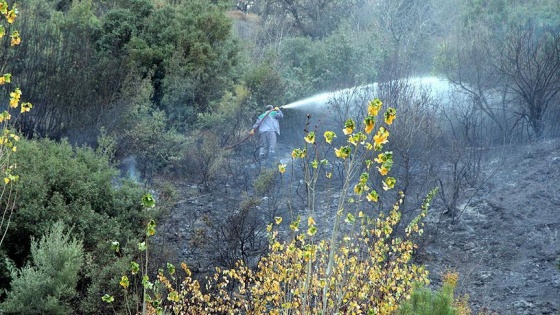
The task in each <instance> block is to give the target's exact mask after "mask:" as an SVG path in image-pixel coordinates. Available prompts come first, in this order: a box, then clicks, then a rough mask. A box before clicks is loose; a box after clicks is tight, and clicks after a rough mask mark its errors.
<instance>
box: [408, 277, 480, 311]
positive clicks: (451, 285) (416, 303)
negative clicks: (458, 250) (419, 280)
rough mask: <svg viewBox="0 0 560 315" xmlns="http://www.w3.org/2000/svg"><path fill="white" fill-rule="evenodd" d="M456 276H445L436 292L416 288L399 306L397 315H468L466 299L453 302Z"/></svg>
mask: <svg viewBox="0 0 560 315" xmlns="http://www.w3.org/2000/svg"><path fill="white" fill-rule="evenodd" d="M456 281H457V274H455V273H448V274H446V275H445V279H444V283H443V286H442V287H441V289H440V290H438V291H435V292H434V291H432V290H430V289H428V288H426V287H421V286H417V287H415V288H414V291H413V292H412V294H411V297H410V299H409V300H407V301H405V302H404V303H402V304H401V305H400V306H399V310H398V312H397V314H398V315H468V314H470V309H469V308H468V306H467V303H466V297H464V298H463V299H462V300H455V297H454V290H455V286H456Z"/></svg>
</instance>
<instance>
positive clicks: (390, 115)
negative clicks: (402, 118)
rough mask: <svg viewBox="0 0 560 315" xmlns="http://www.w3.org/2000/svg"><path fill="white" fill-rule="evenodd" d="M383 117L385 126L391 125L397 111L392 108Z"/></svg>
mask: <svg viewBox="0 0 560 315" xmlns="http://www.w3.org/2000/svg"><path fill="white" fill-rule="evenodd" d="M383 117H384V118H385V123H386V124H387V125H391V124H392V123H393V120H394V119H395V118H396V117H397V110H396V109H394V108H388V109H387V111H386V112H385V114H384V115H383Z"/></svg>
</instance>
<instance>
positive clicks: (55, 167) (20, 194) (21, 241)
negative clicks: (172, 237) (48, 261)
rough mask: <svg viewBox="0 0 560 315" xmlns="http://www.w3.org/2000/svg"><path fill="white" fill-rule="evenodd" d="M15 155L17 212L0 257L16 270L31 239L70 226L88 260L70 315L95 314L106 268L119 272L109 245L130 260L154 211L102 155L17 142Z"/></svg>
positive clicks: (67, 146)
mask: <svg viewBox="0 0 560 315" xmlns="http://www.w3.org/2000/svg"><path fill="white" fill-rule="evenodd" d="M16 153H17V156H16V157H17V161H18V168H17V173H18V175H19V176H20V180H19V181H18V182H16V183H15V184H14V190H15V193H16V195H17V200H16V209H17V210H16V211H15V213H14V215H13V217H12V224H11V226H10V229H9V230H8V233H7V234H6V239H5V243H4V245H3V250H4V251H5V252H6V256H7V257H8V258H9V259H10V260H11V261H13V262H14V264H15V265H16V266H17V267H20V268H21V267H22V266H25V265H26V263H28V259H29V254H30V250H31V239H32V238H39V237H41V236H42V235H46V234H47V232H48V231H49V230H50V229H51V226H52V225H53V224H54V223H55V222H59V221H61V222H62V223H63V224H64V225H65V226H69V227H72V231H71V234H70V235H71V237H72V238H76V239H79V240H81V242H82V243H83V247H84V251H85V252H86V254H87V257H90V256H91V257H94V259H86V261H85V262H84V265H85V267H84V268H83V269H82V271H83V272H82V273H80V278H79V283H80V286H79V287H78V288H77V290H78V291H77V294H79V295H80V299H79V301H77V302H76V303H75V304H74V305H73V307H74V309H73V313H82V314H88V313H89V314H96V313H98V311H99V309H100V304H101V303H102V301H101V300H100V296H101V295H102V292H104V291H105V290H106V289H107V288H109V287H111V285H112V283H111V281H114V279H113V278H112V276H108V274H109V273H110V272H109V271H108V270H112V271H115V272H118V273H119V274H120V271H121V269H119V268H118V266H120V265H119V264H115V262H114V257H115V254H114V253H111V252H110V251H109V250H108V248H110V242H111V241H112V240H115V239H118V240H121V248H122V250H121V253H120V254H119V255H120V256H119V257H126V256H129V257H130V256H132V254H131V253H130V250H128V248H130V247H135V246H136V241H135V240H136V239H138V237H139V236H141V235H142V230H143V229H142V227H143V225H144V223H145V221H146V220H147V219H148V217H150V216H152V215H153V216H157V212H153V211H152V210H150V211H145V210H143V209H142V206H141V205H140V204H139V202H138V200H140V199H141V196H142V194H143V189H141V188H140V187H139V186H138V185H137V184H135V183H133V182H130V181H121V180H119V179H118V177H117V175H118V171H117V170H116V169H114V168H112V167H111V166H110V165H109V163H108V161H107V157H106V156H105V155H100V154H98V153H96V152H95V151H93V150H91V149H89V148H78V149H74V148H72V146H71V145H70V144H69V143H67V142H65V141H63V142H61V143H56V142H54V141H51V140H37V141H29V140H21V141H20V142H19V145H18V150H17V152H16ZM2 273H5V271H2V272H0V274H2ZM116 283H118V281H117V282H116ZM7 284H8V282H6V283H2V286H3V287H2V288H3V289H8V288H7ZM73 288H74V287H73ZM79 308H82V310H81V311H78V309H79Z"/></svg>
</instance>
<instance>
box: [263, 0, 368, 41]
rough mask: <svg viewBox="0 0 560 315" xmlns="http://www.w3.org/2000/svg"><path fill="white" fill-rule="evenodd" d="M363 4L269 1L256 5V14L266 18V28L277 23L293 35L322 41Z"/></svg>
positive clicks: (346, 0)
mask: <svg viewBox="0 0 560 315" xmlns="http://www.w3.org/2000/svg"><path fill="white" fill-rule="evenodd" d="M364 3H365V1H364V0H320V1H316V0H281V1H272V0H266V1H258V2H256V3H255V5H254V9H253V10H254V12H256V13H257V14H258V15H260V16H262V17H263V23H264V24H266V23H267V21H271V20H276V21H279V22H280V24H282V25H289V26H290V28H291V32H290V34H291V35H295V36H303V37H310V38H313V39H320V38H322V37H325V36H328V35H329V34H331V33H332V32H333V31H335V30H336V29H337V28H338V26H339V24H340V23H341V22H342V21H345V20H346V19H347V18H348V17H350V16H352V15H353V12H357V11H359V9H360V8H361V7H362V6H363V5H364Z"/></svg>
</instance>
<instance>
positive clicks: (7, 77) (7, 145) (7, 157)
mask: <svg viewBox="0 0 560 315" xmlns="http://www.w3.org/2000/svg"><path fill="white" fill-rule="evenodd" d="M0 14H1V15H0V19H1V20H5V22H7V23H8V24H12V23H14V21H15V19H16V18H17V15H18V10H17V8H16V5H13V6H12V8H11V9H10V7H9V5H8V3H7V2H6V1H5V0H0ZM8 27H10V26H8ZM4 35H6V26H5V25H3V24H1V22H0V38H2V37H3V36H4ZM10 38H11V40H10V45H11V46H15V45H19V44H20V43H21V38H20V34H19V32H18V31H16V30H14V31H12V32H11V34H10ZM5 67H6V68H8V67H9V61H7V62H6V64H5ZM11 79H12V75H11V74H10V73H4V74H2V75H1V76H0V86H3V85H6V84H9V83H11ZM9 95H10V101H9V103H8V104H7V108H6V109H5V110H3V111H2V113H1V114H0V124H1V128H2V132H1V133H0V170H2V175H1V176H3V178H4V190H3V191H4V193H8V194H9V193H10V192H11V187H6V186H7V185H11V184H12V183H13V182H14V181H16V180H18V179H19V176H18V175H15V174H14V172H15V168H16V163H15V162H13V161H11V154H12V153H13V152H16V151H17V146H16V143H17V141H18V140H19V136H17V135H16V134H15V133H14V132H12V131H11V126H10V121H11V119H12V115H11V113H10V109H16V108H18V107H19V106H20V99H21V95H22V92H21V90H20V89H19V88H17V87H16V88H15V89H14V90H13V91H12V92H10V93H9ZM32 107H33V105H31V103H28V102H24V103H21V108H20V113H26V112H29V111H30V110H31V108H32ZM7 199H8V200H11V198H7ZM13 206H14V204H13V202H12V203H11V204H8V205H6V207H5V208H4V209H2V210H1V213H0V214H1V215H2V218H6V219H5V220H4V219H3V220H1V221H0V234H2V235H4V234H5V231H6V229H7V228H8V226H9V221H10V220H9V219H10V217H11V214H12V211H13ZM3 239H4V238H2V237H0V245H2V241H3Z"/></svg>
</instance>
